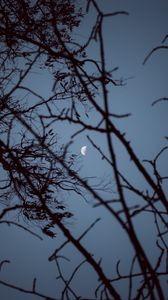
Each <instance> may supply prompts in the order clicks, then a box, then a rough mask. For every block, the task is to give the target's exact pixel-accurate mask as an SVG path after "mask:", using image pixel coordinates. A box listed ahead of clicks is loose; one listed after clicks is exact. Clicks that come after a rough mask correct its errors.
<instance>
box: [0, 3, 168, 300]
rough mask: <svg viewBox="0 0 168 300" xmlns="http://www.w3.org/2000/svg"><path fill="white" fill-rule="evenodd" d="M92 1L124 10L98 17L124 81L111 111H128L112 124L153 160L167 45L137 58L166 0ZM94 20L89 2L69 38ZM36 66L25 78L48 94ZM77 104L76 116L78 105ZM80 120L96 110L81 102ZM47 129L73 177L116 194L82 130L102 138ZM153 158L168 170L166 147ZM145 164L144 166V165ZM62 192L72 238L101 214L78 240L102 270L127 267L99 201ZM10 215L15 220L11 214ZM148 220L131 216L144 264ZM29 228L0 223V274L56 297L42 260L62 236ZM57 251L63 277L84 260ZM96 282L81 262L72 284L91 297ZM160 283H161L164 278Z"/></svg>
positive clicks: (161, 121) (161, 24) (10, 295)
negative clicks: (72, 166)
mask: <svg viewBox="0 0 168 300" xmlns="http://www.w3.org/2000/svg"><path fill="white" fill-rule="evenodd" d="M81 2H82V3H83V5H84V6H85V1H81ZM97 2H98V3H99V5H100V7H101V9H102V10H103V11H104V12H106V13H107V12H111V11H117V10H124V11H127V12H128V13H129V16H124V15H123V16H122V15H120V16H115V17H113V18H108V19H106V20H105V21H104V22H105V23H104V37H105V41H106V45H107V46H106V49H105V50H106V59H107V64H108V66H109V68H115V67H119V69H118V70H117V71H116V72H114V77H115V78H117V79H118V80H120V79H122V80H123V86H118V87H115V86H112V85H111V86H110V85H109V102H110V109H111V112H113V113H116V114H125V113H131V116H130V117H128V118H125V119H115V120H114V123H115V124H116V126H118V128H119V129H120V130H121V131H122V132H125V133H126V137H127V140H129V141H131V145H132V147H133V148H134V150H135V152H136V153H137V155H138V156H139V158H140V160H143V159H153V158H154V157H155V156H156V154H157V153H158V152H159V151H160V150H161V148H162V147H164V146H167V140H166V139H165V136H168V126H167V116H168V103H166V102H160V103H158V104H157V105H154V106H152V103H153V102H154V101H155V100H157V99H158V98H160V97H166V96H167V97H168V85H167V78H168V63H167V62H168V51H167V50H159V51H156V52H155V53H153V55H152V56H151V57H150V58H149V60H148V61H147V62H146V64H145V65H143V61H144V59H145V57H146V56H147V55H148V54H149V52H150V51H151V50H152V49H153V48H154V47H156V46H159V45H161V42H162V40H163V38H164V37H165V36H166V34H167V33H168V32H167V28H168V17H167V16H168V1H167V0H160V1H156V0H148V1H146V0H141V1H137V0H135V1H132V0H127V1H125V0H122V1H121V0H115V1H112V0H111V1H109V0H105V1H104V0H103V1H101V0H99V1H97ZM94 21H95V12H94V10H93V8H90V12H89V15H88V16H87V15H86V16H85V17H84V19H83V20H82V23H81V26H80V27H79V28H78V29H76V31H75V32H74V33H73V34H74V38H75V39H78V40H79V41H81V42H84V41H85V39H86V38H87V34H88V32H89V28H90V26H91V24H93V23H94ZM167 42H168V41H167ZM165 44H166V42H165ZM88 55H90V57H92V58H95V57H97V56H98V49H97V46H96V43H95V42H93V43H92V45H91V46H90V48H89V50H88ZM36 71H37V72H34V74H31V76H30V77H29V78H28V79H27V84H29V85H30V86H31V87H33V88H34V89H35V90H36V91H37V92H39V93H41V94H42V95H46V96H47V95H48V94H50V90H51V87H52V82H51V77H50V76H49V75H48V74H47V73H46V72H43V71H42V70H36ZM97 101H98V103H101V95H97ZM61 105H62V104H61ZM80 109H81V114H82V113H83V111H84V108H83V107H81V108H80ZM83 118H84V120H86V121H87V122H88V123H89V124H94V125H95V124H98V122H99V118H98V116H97V114H96V112H95V110H94V109H92V108H91V107H90V108H88V117H87V116H83ZM53 128H54V131H55V132H57V133H58V136H59V141H60V144H67V143H68V142H69V141H70V140H72V144H71V145H70V147H69V153H70V154H76V155H77V156H76V164H77V166H78V168H79V171H78V172H79V175H80V176H82V177H84V178H85V177H88V178H89V179H88V180H89V183H90V184H93V185H95V186H96V188H97V189H99V187H100V186H101V185H103V184H104V185H105V184H106V183H108V188H107V191H100V194H101V195H102V196H103V197H104V199H109V198H110V195H111V193H114V194H115V193H116V188H115V182H114V176H113V174H112V172H111V169H110V167H109V166H108V164H107V163H106V162H105V161H104V160H102V159H101V157H100V155H99V153H98V152H97V151H96V149H95V148H94V147H93V145H91V143H90V141H89V139H88V135H89V137H90V138H91V139H92V140H93V141H94V143H96V145H97V146H98V147H101V149H103V150H104V152H105V153H108V150H107V140H106V138H105V137H104V136H102V134H99V133H95V132H88V131H84V132H82V133H81V134H79V135H76V136H75V137H73V135H74V134H75V133H76V132H77V130H79V129H80V127H79V126H75V125H73V124H69V123H68V122H62V123H57V124H55V125H54V127H53ZM83 145H87V154H86V156H82V155H81V154H80V148H81V147H82V146H83ZM114 145H115V151H116V153H117V160H118V165H119V168H120V170H121V171H122V172H123V174H124V175H126V176H127V177H128V178H129V179H130V180H132V181H133V182H134V183H136V185H137V187H139V188H140V189H142V190H143V189H144V188H145V182H144V179H143V178H142V177H141V176H140V175H139V174H138V172H137V171H136V170H135V167H134V166H133V164H131V162H130V159H129V157H128V156H127V155H126V152H125V150H124V149H123V147H122V146H121V145H120V144H119V142H118V141H117V140H114ZM159 163H160V170H161V172H162V174H165V175H166V174H168V173H167V171H168V166H167V156H166V153H165V154H164V155H163V156H162V158H161V160H160V162H159ZM145 166H146V167H147V168H148V170H149V171H151V170H150V168H149V167H148V166H147V165H145ZM165 191H166V192H168V188H167V186H165ZM62 197H63V200H64V203H65V205H66V206H67V208H68V209H69V210H70V211H71V212H72V213H73V217H72V218H71V219H69V220H67V221H65V224H66V226H67V227H68V228H69V230H70V231H71V232H72V233H73V234H74V235H75V236H76V237H77V236H79V235H80V234H82V232H83V231H84V230H85V229H86V228H87V227H88V226H89V225H90V224H91V223H92V222H93V221H94V220H95V219H96V218H101V220H100V221H99V222H98V223H97V225H96V226H95V227H94V228H93V229H92V230H91V231H90V232H89V234H88V235H87V236H86V237H85V238H84V239H83V240H82V243H83V244H84V245H85V246H86V247H87V249H88V250H89V251H90V253H92V254H94V258H95V259H96V260H99V259H100V258H101V257H102V266H103V269H104V271H105V272H106V274H107V276H112V274H115V266H116V262H117V261H118V260H119V259H120V260H121V262H120V264H121V271H122V273H123V274H124V272H126V271H128V266H129V265H130V263H131V259H132V255H133V249H132V246H131V245H130V243H129V241H128V237H127V236H126V234H123V231H122V230H121V228H120V227H119V225H118V223H117V222H116V220H114V219H113V218H112V217H111V215H110V214H109V213H108V212H107V211H106V210H105V209H103V208H102V207H93V206H94V204H95V201H94V200H93V199H92V197H91V196H90V195H88V194H85V198H86V200H85V199H82V198H81V197H80V196H78V195H76V194H74V193H69V195H67V194H66V195H62ZM129 201H130V204H133V203H134V201H135V199H134V195H131V194H129ZM137 201H138V200H137ZM14 220H15V221H18V216H17V215H16V214H15V216H14ZM20 220H22V218H20ZM21 222H22V221H21ZM153 224H154V222H153V218H152V216H151V215H149V214H144V215H143V217H142V216H140V217H139V218H137V219H136V221H135V228H136V229H137V232H138V237H139V238H140V239H141V241H143V245H144V248H145V250H146V252H147V253H148V254H149V253H150V254H149V256H150V261H151V262H153V261H155V258H156V256H157V255H158V253H157V248H156V247H155V232H154V229H153ZM25 226H26V224H25ZM28 228H29V229H31V230H35V232H36V233H38V234H39V235H40V236H41V237H42V238H43V240H40V239H38V238H36V237H34V236H32V235H31V234H30V233H28V232H25V231H24V230H22V229H19V228H16V227H15V226H12V225H11V226H7V225H6V224H1V226H0V236H1V249H0V260H1V261H2V260H10V263H7V264H5V265H4V266H3V268H2V271H1V280H3V281H7V282H9V283H11V284H16V285H18V286H20V287H23V288H25V289H31V287H32V282H33V278H34V277H36V278H37V288H38V291H39V292H42V293H45V294H46V295H49V296H52V297H58V299H59V295H60V292H61V290H62V287H63V285H62V283H60V281H59V280H56V277H57V276H58V272H57V268H56V265H55V263H54V262H49V261H48V257H49V256H50V255H51V254H52V253H53V251H54V250H55V249H56V248H57V247H58V246H59V245H60V244H61V243H62V241H64V237H63V236H62V233H61V232H60V231H59V229H56V233H57V235H56V238H55V239H50V238H47V237H45V236H43V235H42V233H41V230H40V228H39V226H38V225H37V224H36V225H35V224H32V225H31V226H30V225H29V226H28ZM61 254H62V255H65V256H67V257H68V258H69V259H70V260H71V261H69V262H68V261H64V260H62V266H63V268H62V269H63V272H64V273H65V274H66V275H67V277H68V275H69V274H71V272H72V270H73V268H74V267H75V266H76V265H77V264H78V263H79V262H80V261H82V260H83V258H82V257H81V255H80V254H79V253H77V251H76V250H74V248H73V246H71V245H69V246H67V247H66V248H65V249H64V250H63V251H62V253H61ZM96 284H97V278H96V277H95V274H94V272H93V270H92V269H91V268H90V267H88V266H87V264H84V265H83V266H82V267H81V269H80V270H79V272H78V273H77V275H76V277H75V278H74V280H73V284H72V286H73V287H74V288H75V290H76V292H77V293H79V294H80V295H81V296H82V297H83V298H84V297H86V298H89V297H90V298H92V299H94V290H95V286H96ZM135 285H136V284H135ZM163 285H164V286H165V289H166V288H167V286H166V283H165V282H163ZM118 286H120V295H121V297H122V299H126V297H127V296H125V295H126V294H127V284H126V283H124V281H123V282H120V283H116V287H118ZM0 295H1V297H0V299H2V300H10V299H11V300H21V299H24V300H36V299H40V298H39V297H36V296H33V295H29V294H22V293H19V292H18V291H15V290H13V289H9V288H7V287H4V286H3V285H0ZM72 300H73V298H72Z"/></svg>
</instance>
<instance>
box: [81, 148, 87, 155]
mask: <svg viewBox="0 0 168 300" xmlns="http://www.w3.org/2000/svg"><path fill="white" fill-rule="evenodd" d="M86 151H87V146H83V147H82V148H81V150H80V152H81V154H82V155H86Z"/></svg>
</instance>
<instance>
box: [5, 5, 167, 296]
mask: <svg viewBox="0 0 168 300" xmlns="http://www.w3.org/2000/svg"><path fill="white" fill-rule="evenodd" d="M0 9H1V10H0V14H1V19H2V21H1V26H0V31H1V34H0V37H1V56H0V59H1V74H2V75H1V90H2V94H1V100H0V101H1V103H0V106H1V118H0V130H1V136H2V137H1V139H0V162H1V168H2V174H3V178H2V180H1V203H2V204H3V205H5V207H4V206H3V209H2V211H1V214H0V217H1V220H2V221H4V222H5V221H6V222H7V223H11V224H13V221H12V220H10V221H9V220H6V216H7V214H8V213H9V212H12V213H13V212H14V211H15V210H17V211H19V212H21V214H22V216H23V219H24V218H25V220H26V222H27V223H28V222H33V221H35V222H36V224H40V226H41V227H42V231H43V233H45V234H46V235H48V236H50V237H53V238H54V237H55V228H59V229H60V230H61V232H62V233H63V235H64V236H65V237H66V240H65V241H64V242H63V243H62V244H61V245H60V247H59V248H57V249H56V250H55V251H54V252H53V254H52V255H51V256H50V258H49V261H51V262H53V261H54V262H55V263H56V266H57V271H58V273H59V279H61V280H62V282H63V284H64V287H63V290H62V295H61V297H62V298H61V299H79V298H80V296H81V297H83V295H77V293H76V292H75V289H74V288H73V287H72V284H71V283H72V280H73V278H74V276H75V275H76V273H77V271H78V270H79V269H80V268H81V266H82V265H83V264H84V263H87V265H88V268H89V267H91V268H93V270H94V272H95V274H96V276H97V278H98V280H99V281H100V282H99V284H98V285H97V286H95V295H94V297H96V299H121V295H120V287H119V288H118V285H116V282H121V281H122V280H125V281H126V283H127V291H126V293H127V294H128V299H147V298H149V299H165V294H164V288H163V285H162V281H161V278H162V277H166V274H167V272H168V270H167V267H165V261H166V259H167V256H166V255H167V253H166V251H167V249H168V248H167V242H166V235H167V222H166V217H167V212H168V202H167V197H166V189H165V185H164V182H165V180H167V176H163V175H162V174H161V173H160V171H159V168H158V161H159V159H160V157H161V156H162V155H163V153H165V152H166V151H167V146H164V147H163V148H162V149H161V150H160V151H159V153H158V154H157V155H156V157H155V158H154V159H150V160H146V162H147V163H148V164H150V166H151V169H152V172H151V169H149V170H148V169H147V167H145V166H144V162H142V161H141V159H140V158H139V157H138V155H137V154H136V153H135V151H134V149H133V147H132V145H131V143H130V142H129V141H128V140H127V138H126V135H125V134H124V133H122V132H121V131H120V130H119V127H117V126H116V120H118V119H120V118H121V119H122V118H128V117H129V116H130V114H129V113H126V114H115V113H113V112H112V110H111V106H110V99H109V89H110V88H111V87H113V86H114V87H119V88H120V87H122V86H123V84H124V81H123V80H122V79H119V80H118V79H115V78H114V72H115V71H117V68H116V67H114V68H112V69H110V68H109V67H108V60H107V57H106V42H105V35H104V22H105V20H106V19H109V18H113V17H115V16H116V17H120V18H121V17H124V16H128V13H127V12H126V11H124V10H123V11H116V12H108V13H104V12H103V11H102V10H101V8H100V6H99V5H98V2H96V1H95V0H91V1H87V8H86V12H90V11H91V10H93V11H94V13H95V14H96V22H95V23H94V25H93V26H92V28H91V29H90V33H89V34H88V38H87V40H85V42H84V43H82V42H79V41H78V40H75V38H74V37H75V35H74V31H75V28H77V27H78V26H79V24H80V19H82V17H83V16H84V13H83V11H82V10H81V9H80V8H79V7H78V5H77V3H76V2H75V1H68V0H67V1H62V0H60V1H56V2H55V1H53V0H49V1H43V0H41V1H22V2H21V3H20V2H18V1H13V2H12V4H11V2H10V1H1V4H0ZM95 42H96V43H97V53H96V56H97V58H92V56H91V55H90V47H91V45H92V43H95ZM36 70H41V72H46V74H50V76H51V83H52V84H51V86H50V91H49V92H47V93H46V96H44V95H42V94H40V93H39V92H37V91H36V88H34V87H33V86H32V83H30V81H29V78H30V76H33V72H35V71H36ZM46 76H47V75H46ZM90 109H92V110H94V112H95V113H96V115H97V118H96V123H95V122H92V120H91V119H90V118H89V112H88V111H89V110H90ZM58 122H62V123H63V124H64V122H69V123H70V124H73V125H74V127H75V128H77V129H76V131H75V133H74V134H73V138H74V137H76V136H78V135H80V134H81V133H83V132H84V131H87V133H88V140H89V142H90V144H91V145H92V146H93V148H95V150H96V151H97V152H98V154H99V155H100V158H101V159H102V160H104V161H105V163H106V164H107V165H108V166H109V169H110V171H111V178H114V193H112V192H111V190H110V187H111V182H110V183H109V182H108V181H105V182H104V183H103V181H102V182H101V183H100V185H99V187H98V186H97V185H94V184H92V183H91V180H90V178H86V177H84V178H83V177H82V176H81V175H80V172H79V168H78V156H77V155H76V154H71V153H70V146H71V144H72V141H70V142H68V143H67V144H66V145H65V144H64V145H60V146H59V138H58V136H57V134H55V133H54V132H55V124H57V123H58ZM89 133H96V134H99V135H101V136H103V139H104V138H105V139H106V143H107V149H106V150H104V149H103V148H101V147H100V146H99V145H98V144H97V143H95V141H94V140H93V139H92V138H91V136H90V134H89ZM13 136H15V137H16V138H15V139H13ZM116 141H117V142H118V143H120V144H121V145H122V147H123V149H124V151H125V155H126V156H127V159H130V160H131V166H132V165H133V166H134V169H135V172H136V174H138V176H140V177H141V178H143V179H142V180H143V182H145V185H144V186H145V188H144V186H143V187H140V188H138V185H137V183H135V182H134V181H133V180H132V178H131V179H130V177H129V176H127V174H126V175H125V172H123V170H122V169H121V167H120V166H119V162H118V153H117V150H116ZM106 190H107V191H108V192H109V194H108V195H109V196H110V199H107V198H106V197H105V196H104V192H105V191H106ZM66 193H68V195H69V196H68V197H73V195H74V194H76V195H78V196H80V197H83V198H84V199H86V200H88V198H89V197H91V198H92V199H93V204H94V207H101V209H102V214H103V212H104V211H108V213H109V214H110V215H111V218H112V219H114V220H115V221H116V224H118V226H119V228H120V229H121V230H122V231H123V232H124V234H125V235H126V236H127V237H128V240H129V243H130V247H131V249H132V253H133V255H132V258H131V264H130V266H129V269H128V272H127V274H125V275H122V274H121V271H120V261H117V262H116V276H115V275H114V273H113V274H112V275H110V276H111V277H109V276H108V275H107V274H106V272H105V270H104V267H103V262H102V261H101V259H100V260H97V259H96V258H95V257H94V256H93V255H92V254H91V253H90V251H89V250H88V249H87V247H86V246H85V244H84V243H83V242H82V240H83V238H84V237H86V236H87V235H88V234H89V232H90V230H91V229H92V227H93V226H95V225H96V224H97V223H98V221H99V219H96V220H95V221H94V222H93V223H92V224H91V225H88V228H87V229H86V230H85V231H84V232H83V233H81V235H80V236H79V237H77V238H76V237H75V235H73V233H72V232H71V231H70V230H69V228H68V227H67V226H66V224H65V220H66V219H67V218H70V217H72V215H73V214H72V213H71V212H69V211H68V210H67V208H66V205H65V203H64V202H63V200H62V199H63V198H64V195H65V194H66ZM132 195H133V196H132ZM132 197H133V199H134V201H133V205H130V201H129V199H132ZM16 201H17V203H16ZM65 210H66V211H65ZM145 213H148V214H149V215H150V216H151V215H152V220H153V226H155V238H156V248H157V254H158V255H157V257H156V258H155V261H154V262H151V260H150V254H149V253H146V250H145V245H143V242H142V241H141V239H140V238H139V236H138V230H137V229H136V225H135V223H136V221H135V220H138V218H140V217H141V216H143V215H144V214H145ZM11 216H12V215H11ZM15 225H18V226H19V224H16V223H15ZM20 226H22V228H23V229H25V230H26V229H27V228H26V227H25V226H24V225H23V222H21V225H20ZM32 234H34V235H35V234H36V233H35V232H32ZM56 238H57V237H56ZM69 244H72V245H73V246H74V248H75V249H76V251H77V252H79V253H80V254H81V255H82V256H83V257H84V260H82V261H81V262H80V263H79V265H78V266H77V267H76V268H75V269H74V271H73V272H72V274H71V276H70V277H69V279H68V280H67V279H65V278H64V275H63V273H62V268H61V264H60V258H62V257H63V256H61V254H59V253H61V251H63V248H65V247H66V246H67V245H69ZM63 258H64V257H63ZM65 259H67V258H65ZM5 262H8V260H5V261H2V262H1V265H0V266H1V267H2V265H3V263H5ZM1 284H3V285H6V286H8V287H11V288H14V289H18V290H20V291H21V292H25V293H30V294H32V295H36V296H39V297H41V298H44V299H57V296H56V297H55V298H53V297H50V296H49V294H48V295H47V296H46V295H44V294H42V293H40V292H38V291H37V288H36V279H34V281H33V286H32V289H31V290H25V289H22V288H21V287H18V286H16V285H12V284H10V283H8V282H6V281H3V280H1ZM80 299H81V298H80Z"/></svg>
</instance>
